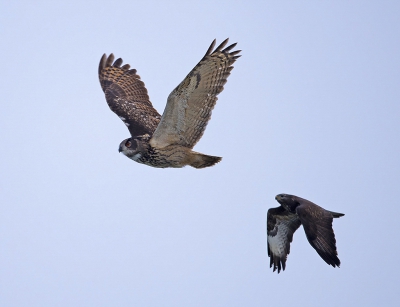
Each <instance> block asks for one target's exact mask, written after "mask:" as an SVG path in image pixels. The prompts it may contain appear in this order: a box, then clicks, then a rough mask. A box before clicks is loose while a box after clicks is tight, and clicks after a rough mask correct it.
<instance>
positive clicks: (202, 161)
mask: <svg viewBox="0 0 400 307" xmlns="http://www.w3.org/2000/svg"><path fill="white" fill-rule="evenodd" d="M190 160H191V162H190V163H189V165H190V166H192V167H194V168H205V167H209V166H213V165H214V164H216V163H218V162H219V161H221V160H222V158H221V157H214V156H207V155H203V154H201V153H198V152H195V151H192V152H191V159H190Z"/></svg>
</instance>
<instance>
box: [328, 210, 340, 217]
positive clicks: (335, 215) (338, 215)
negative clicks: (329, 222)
mask: <svg viewBox="0 0 400 307" xmlns="http://www.w3.org/2000/svg"><path fill="white" fill-rule="evenodd" d="M327 211H328V210H327ZM328 212H329V213H330V214H332V216H333V217H336V218H337V217H341V216H344V214H343V213H337V212H332V211H328Z"/></svg>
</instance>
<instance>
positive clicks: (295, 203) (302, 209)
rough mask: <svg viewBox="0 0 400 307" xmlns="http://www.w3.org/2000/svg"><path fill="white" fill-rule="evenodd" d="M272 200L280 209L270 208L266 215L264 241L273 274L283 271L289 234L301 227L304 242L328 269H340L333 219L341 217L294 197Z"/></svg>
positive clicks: (281, 196)
mask: <svg viewBox="0 0 400 307" xmlns="http://www.w3.org/2000/svg"><path fill="white" fill-rule="evenodd" d="M275 199H276V200H277V201H278V202H279V203H280V204H281V206H280V207H277V208H271V209H269V210H268V214H267V235H268V238H267V241H268V243H267V244H268V256H269V257H270V267H272V266H274V269H273V270H274V272H275V270H276V269H278V273H279V272H280V271H281V268H282V269H283V270H285V267H286V259H287V255H288V254H289V253H290V243H291V242H292V239H293V233H294V232H295V231H296V230H297V229H298V228H299V227H300V225H303V227H304V231H305V233H306V236H307V240H308V242H310V244H311V246H312V247H313V248H314V249H315V250H316V251H317V253H318V254H319V255H320V256H321V258H322V259H323V260H324V261H325V262H326V263H327V264H329V265H331V266H333V267H336V266H338V267H339V266H340V260H339V258H338V257H337V251H336V240H335V234H334V233H333V228H332V221H333V218H338V217H341V216H344V214H342V213H336V212H331V211H328V210H325V209H324V208H321V207H320V206H318V205H316V204H314V203H312V202H311V201H308V200H306V199H304V198H300V197H297V196H294V195H288V194H279V195H277V196H276V197H275Z"/></svg>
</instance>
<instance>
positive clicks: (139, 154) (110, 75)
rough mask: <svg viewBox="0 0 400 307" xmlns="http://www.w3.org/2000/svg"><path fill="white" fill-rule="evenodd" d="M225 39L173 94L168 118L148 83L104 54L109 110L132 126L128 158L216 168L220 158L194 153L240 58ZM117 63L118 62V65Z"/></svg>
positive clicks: (103, 73)
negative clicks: (157, 107) (151, 96)
mask: <svg viewBox="0 0 400 307" xmlns="http://www.w3.org/2000/svg"><path fill="white" fill-rule="evenodd" d="M227 42H228V40H227V39H226V40H225V41H224V42H222V44H221V45H219V46H218V47H217V48H216V49H215V50H214V51H213V49H214V46H215V40H214V41H213V43H212V44H211V46H210V48H209V49H208V50H207V52H206V54H205V56H204V57H203V59H202V60H201V61H200V62H199V63H198V64H197V65H196V66H195V67H194V68H193V69H192V71H191V72H190V73H189V74H188V75H187V77H186V78H185V79H184V80H183V81H182V82H181V83H180V84H179V85H178V86H177V87H176V88H175V89H174V90H173V91H172V92H171V94H170V95H169V96H168V101H167V105H166V107H165V110H164V113H163V116H160V114H159V113H158V112H157V111H156V110H155V109H154V108H153V105H152V104H151V102H150V99H149V96H148V95H147V90H146V88H145V86H144V83H143V82H142V81H141V80H140V77H139V76H138V75H137V74H136V70H135V69H129V68H130V66H129V65H124V66H122V67H121V64H122V59H120V58H119V59H117V60H116V61H115V62H114V55H113V54H110V56H109V57H107V56H106V55H105V54H104V55H103V57H102V58H101V60H100V65H99V79H100V84H101V87H102V89H103V91H104V93H105V96H106V100H107V103H108V105H109V107H110V109H111V110H112V111H113V112H115V113H116V114H117V115H118V116H119V118H120V119H121V120H122V121H123V122H124V123H125V125H126V126H127V127H128V129H129V132H130V133H131V137H130V138H128V139H126V140H124V141H122V142H121V144H120V147H119V151H120V152H122V153H123V154H124V155H125V156H127V157H128V158H130V159H132V160H134V161H136V162H138V163H142V164H146V165H149V166H153V167H158V168H166V167H174V168H179V167H183V166H185V165H190V166H192V167H195V168H204V167H208V166H212V165H214V164H215V163H218V162H219V161H221V158H220V157H214V156H208V155H204V154H201V153H197V152H195V151H192V148H193V147H194V145H195V144H196V143H197V142H198V141H199V139H200V138H201V136H202V135H203V133H204V131H205V128H206V126H207V123H208V121H209V120H210V117H211V111H212V109H213V108H214V106H215V104H216V101H217V95H218V94H219V93H220V92H222V90H223V85H224V84H225V83H226V80H227V78H228V76H229V75H230V72H231V70H232V69H233V66H232V64H233V63H234V62H235V61H236V59H237V58H238V57H240V56H237V54H238V53H239V52H240V50H239V51H234V52H230V50H231V49H233V48H234V47H235V46H236V44H232V45H230V46H228V47H227V48H225V49H223V48H224V46H225V45H226V44H227ZM113 62H114V63H113Z"/></svg>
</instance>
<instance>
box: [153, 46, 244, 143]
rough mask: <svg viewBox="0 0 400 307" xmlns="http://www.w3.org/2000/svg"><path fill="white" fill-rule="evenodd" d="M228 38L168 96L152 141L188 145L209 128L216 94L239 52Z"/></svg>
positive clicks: (208, 52)
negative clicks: (208, 124) (230, 43)
mask: <svg viewBox="0 0 400 307" xmlns="http://www.w3.org/2000/svg"><path fill="white" fill-rule="evenodd" d="M227 42H228V39H226V40H224V41H223V42H222V44H221V45H219V46H218V47H217V48H216V49H215V50H214V51H213V49H214V46H215V40H214V41H213V42H212V44H211V46H210V47H209V48H208V50H207V52H206V54H205V55H204V57H203V58H202V59H201V61H200V62H199V63H198V64H197V65H196V66H195V67H194V68H193V69H192V71H191V72H190V73H189V74H188V75H187V76H186V78H185V79H184V80H183V81H182V82H181V83H180V84H179V85H178V86H177V87H176V88H175V89H174V90H173V91H172V92H171V94H170V95H169V96H168V101H167V105H166V107H165V110H164V113H163V116H162V118H161V121H160V124H159V125H158V127H157V129H156V131H155V132H154V134H153V137H152V139H151V140H150V144H151V145H152V146H153V147H159V148H162V147H165V146H168V145H170V144H178V145H182V146H185V147H188V148H193V146H194V145H195V144H196V143H197V142H198V140H199V139H200V138H201V136H202V135H203V133H204V130H205V129H206V126H207V123H208V121H209V120H210V117H211V111H212V109H213V108H214V106H215V103H216V102H217V95H218V94H219V93H221V92H222V90H223V89H224V84H225V83H226V82H227V78H228V76H229V75H230V73H231V70H232V69H233V66H232V64H233V63H234V62H235V61H236V59H237V58H239V57H240V56H238V55H237V54H238V53H239V52H240V50H238V51H233V52H230V51H231V50H232V49H233V48H234V47H235V46H236V44H232V45H230V46H228V47H226V48H225V49H223V48H224V47H225V45H226V44H227Z"/></svg>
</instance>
